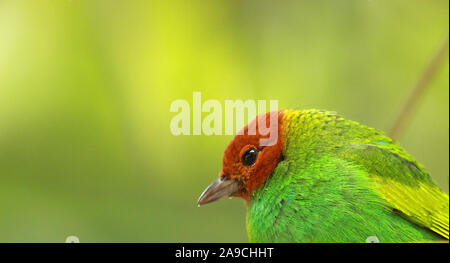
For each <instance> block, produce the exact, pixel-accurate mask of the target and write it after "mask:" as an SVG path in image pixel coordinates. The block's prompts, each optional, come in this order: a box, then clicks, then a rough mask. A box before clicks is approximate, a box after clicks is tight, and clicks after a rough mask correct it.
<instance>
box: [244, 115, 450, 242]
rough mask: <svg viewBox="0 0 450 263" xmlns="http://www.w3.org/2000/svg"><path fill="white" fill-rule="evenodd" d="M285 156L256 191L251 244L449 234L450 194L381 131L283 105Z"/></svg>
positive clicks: (249, 219)
mask: <svg viewBox="0 0 450 263" xmlns="http://www.w3.org/2000/svg"><path fill="white" fill-rule="evenodd" d="M282 116H283V119H282V122H281V131H282V134H281V136H282V144H283V148H282V155H283V158H284V159H283V160H282V161H280V162H279V163H278V165H277V167H276V168H275V170H274V171H273V173H272V174H271V175H270V176H269V177H268V178H267V179H266V181H265V182H264V184H263V185H262V186H261V187H259V188H258V189H257V190H256V191H254V193H253V195H252V196H251V199H250V202H249V206H248V212H247V231H248V236H249V239H250V241H252V242H366V239H367V238H368V237H370V236H376V237H377V238H378V240H379V241H380V242H427V241H437V240H442V239H443V238H447V239H448V213H449V199H448V195H447V194H445V193H443V192H442V191H441V190H440V189H439V188H438V187H437V186H436V185H435V184H434V183H433V181H432V180H431V178H430V177H429V175H428V173H427V172H426V171H425V170H424V168H423V167H422V166H421V165H420V164H419V163H417V162H416V161H415V160H414V159H413V158H412V157H411V156H410V155H408V154H407V153H406V152H405V151H404V150H403V149H402V148H401V147H400V146H399V145H398V144H397V143H396V142H394V141H393V140H391V139H390V138H388V137H387V136H385V135H384V134H383V133H382V132H380V131H378V130H376V129H373V128H370V127H367V126H364V125H361V124H359V123H357V122H354V121H349V120H345V119H343V118H341V117H340V116H338V115H336V114H334V113H330V112H325V111H316V110H309V111H288V110H286V111H284V112H283V115H282Z"/></svg>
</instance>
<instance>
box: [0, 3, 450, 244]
mask: <svg viewBox="0 0 450 263" xmlns="http://www.w3.org/2000/svg"><path fill="white" fill-rule="evenodd" d="M448 25H449V2H448V0H428V1H424V0H421V1H418V0H417V1H412V0H371V1H368V0H352V1H350V0H343V1H335V0H330V1H266V0H247V1H242V0H185V1H174V0H171V1H107V0H103V1H95V0H90V1H82V0H71V1H70V0H65V1H64V0H53V1H20V0H11V1H9V0H0V242H64V240H65V238H66V237H67V236H69V235H76V236H78V237H79V238H80V241H81V242H246V241H247V236H246V230H245V205H244V202H243V201H242V200H236V199H233V200H224V201H221V202H218V203H214V204H211V205H207V206H204V207H201V208H197V207H196V200H197V198H198V196H199V195H200V193H201V192H202V191H203V189H204V188H205V187H206V186H207V185H208V184H209V183H210V182H211V181H212V180H214V179H215V178H216V176H217V174H218V172H219V170H220V169H221V162H222V153H223V150H224V149H225V147H226V145H227V143H228V141H229V140H230V139H231V138H232V137H231V136H204V135H201V136H173V135H172V134H171V133H170V129H169V124H170V120H171V118H172V117H173V116H175V113H171V112H170V111H169V106H170V104H171V102H172V101H174V100H176V99H185V100H188V101H191V100H192V92H194V91H201V92H202V99H203V101H204V100H207V99H216V100H219V101H223V100H225V99H233V100H235V99H242V100H246V99H267V100H269V99H277V100H279V108H320V109H328V110H333V111H337V112H339V113H341V114H342V115H344V116H346V117H347V118H350V119H353V120H356V121H359V122H361V123H364V124H367V125H370V126H373V127H376V128H379V129H382V130H387V129H388V128H389V127H390V126H391V124H392V122H393V121H394V119H395V117H396V114H397V113H398V111H399V110H400V108H401V106H402V105H403V103H404V101H405V99H406V97H407V94H408V92H409V91H410V89H411V86H412V84H413V83H414V81H415V80H416V79H417V78H418V76H419V74H420V72H421V70H422V68H423V67H424V65H425V64H426V63H427V61H428V59H429V57H430V55H431V54H432V53H433V50H434V49H435V47H436V45H437V44H438V43H439V42H440V41H441V39H442V38H443V37H444V36H445V35H446V34H447V32H448ZM399 141H400V142H401V144H402V145H403V146H404V147H405V148H406V149H407V150H408V151H409V152H410V153H411V154H412V155H413V156H414V157H415V158H417V160H418V161H419V162H421V163H423V164H424V165H425V167H426V168H427V169H428V170H429V172H430V174H431V175H432V177H433V178H434V179H435V181H436V182H437V183H438V185H439V186H440V187H441V188H442V189H444V190H445V191H446V192H448V188H449V181H448V178H449V162H448V159H449V65H448V55H447V58H446V59H445V62H444V65H443V67H441V68H440V70H439V72H438V74H437V76H436V77H435V78H434V79H433V81H432V83H431V87H430V89H429V90H428V92H427V94H426V96H425V97H424V99H423V100H422V101H421V104H420V107H419V108H418V109H417V111H416V112H415V114H414V118H413V120H412V121H411V123H410V124H409V126H408V128H407V130H406V131H405V132H404V133H403V134H402V136H401V137H400V139H399Z"/></svg>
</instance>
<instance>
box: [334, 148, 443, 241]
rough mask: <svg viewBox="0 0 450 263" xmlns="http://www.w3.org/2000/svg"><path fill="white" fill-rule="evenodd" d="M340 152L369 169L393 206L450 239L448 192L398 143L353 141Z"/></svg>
mask: <svg viewBox="0 0 450 263" xmlns="http://www.w3.org/2000/svg"><path fill="white" fill-rule="evenodd" d="M339 155H341V156H342V157H343V158H344V159H345V160H349V161H352V162H354V163H355V164H357V165H360V166H362V167H364V169H366V170H367V171H368V173H369V174H370V175H371V179H372V181H373V182H374V183H375V185H376V186H377V190H378V191H379V193H380V196H381V197H382V198H383V199H384V200H386V201H387V203H388V204H389V205H390V206H391V207H389V209H392V210H393V211H394V212H397V213H400V214H401V215H402V216H404V217H405V218H406V219H407V220H410V221H412V222H414V223H416V224H418V225H421V226H423V227H426V228H428V229H430V230H432V231H433V232H435V233H437V234H439V235H440V236H442V237H445V238H446V239H448V237H449V227H448V225H449V217H448V215H449V198H448V195H447V194H445V193H444V192H442V191H441V190H440V189H439V187H437V186H436V185H435V184H434V183H433V181H432V180H431V178H430V176H429V175H428V173H427V172H426V171H425V170H424V168H423V167H422V166H421V165H420V164H418V163H417V162H416V161H415V160H414V159H412V157H411V156H409V155H408V154H407V153H406V152H405V151H404V150H402V149H401V148H400V147H399V146H398V145H396V144H385V145H375V144H351V145H348V146H345V147H343V148H342V150H341V151H340V154H339Z"/></svg>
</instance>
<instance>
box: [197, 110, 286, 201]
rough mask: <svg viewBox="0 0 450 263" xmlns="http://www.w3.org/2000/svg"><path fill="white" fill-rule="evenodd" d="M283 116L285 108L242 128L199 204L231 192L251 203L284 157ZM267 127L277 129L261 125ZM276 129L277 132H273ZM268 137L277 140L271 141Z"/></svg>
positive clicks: (264, 115) (228, 148)
mask: <svg viewBox="0 0 450 263" xmlns="http://www.w3.org/2000/svg"><path fill="white" fill-rule="evenodd" d="M274 117H276V118H274ZM271 119H272V121H274V120H275V121H276V122H277V123H276V125H275V126H271V125H272V123H271ZM281 120H282V111H276V112H269V113H266V114H263V115H260V116H258V117H257V118H255V119H254V120H253V121H252V122H250V123H249V124H248V125H247V126H245V127H244V128H243V129H242V130H241V131H240V132H238V135H236V136H235V137H234V138H233V140H231V142H230V143H229V145H228V147H227V148H226V149H225V153H224V157H223V164H222V170H221V171H220V173H219V178H218V179H217V180H216V181H214V182H213V183H212V184H211V185H210V186H209V187H208V188H206V190H205V191H204V192H203V193H202V195H201V196H200V198H199V200H198V205H202V204H207V203H210V202H214V201H216V200H219V199H221V198H223V197H230V196H235V197H241V198H243V199H245V200H246V201H247V203H248V201H249V200H250V197H251V194H252V193H253V191H254V190H256V189H257V188H258V187H260V186H261V185H262V184H263V183H264V181H265V180H266V179H267V177H268V176H269V175H270V174H271V173H272V172H273V170H274V169H275V167H276V166H277V164H278V162H279V160H280V158H281V150H282V133H281ZM260 125H262V126H265V127H260ZM267 127H275V129H273V128H272V129H269V130H270V132H262V131H264V129H261V128H267ZM267 131H268V130H267ZM273 132H276V136H274V134H270V133H273ZM268 138H271V139H274V141H273V142H272V143H267V141H268Z"/></svg>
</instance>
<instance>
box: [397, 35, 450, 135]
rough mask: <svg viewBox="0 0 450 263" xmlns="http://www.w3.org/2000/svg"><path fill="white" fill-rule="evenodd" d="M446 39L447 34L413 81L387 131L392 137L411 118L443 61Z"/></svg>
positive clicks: (446, 44)
mask: <svg viewBox="0 0 450 263" xmlns="http://www.w3.org/2000/svg"><path fill="white" fill-rule="evenodd" d="M448 41H449V35H448V33H447V36H446V37H445V39H444V41H442V43H441V44H440V45H439V47H438V48H437V49H436V51H435V52H434V54H433V56H432V57H431V59H430V61H429V62H428V64H427V65H426V67H425V68H424V69H423V70H422V73H421V74H420V77H419V79H418V80H417V81H416V82H415V83H414V86H413V89H412V91H411V93H410V94H409V97H408V99H407V101H406V103H405V105H404V106H403V108H402V110H401V111H400V114H399V115H398V116H397V118H396V120H395V122H394V124H393V125H392V127H391V130H390V131H389V136H390V137H391V138H393V139H396V138H397V136H398V135H399V134H400V133H401V132H402V131H403V129H404V127H405V124H406V123H407V122H408V120H409V119H410V118H411V114H412V113H413V110H414V109H415V107H416V104H417V103H418V101H419V99H420V98H421V97H422V96H423V95H424V94H425V91H426V90H427V87H429V84H430V82H431V80H432V79H433V77H434V76H435V75H436V72H437V71H438V69H439V66H440V65H441V64H442V62H443V61H444V58H445V57H446V56H445V55H446V54H447V51H448Z"/></svg>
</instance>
